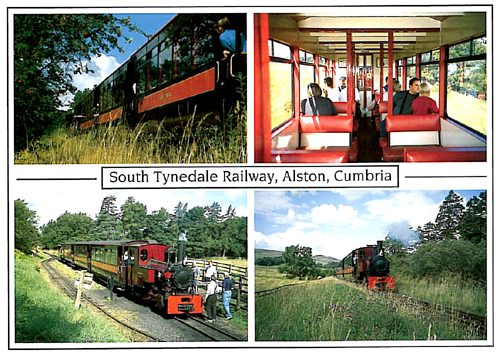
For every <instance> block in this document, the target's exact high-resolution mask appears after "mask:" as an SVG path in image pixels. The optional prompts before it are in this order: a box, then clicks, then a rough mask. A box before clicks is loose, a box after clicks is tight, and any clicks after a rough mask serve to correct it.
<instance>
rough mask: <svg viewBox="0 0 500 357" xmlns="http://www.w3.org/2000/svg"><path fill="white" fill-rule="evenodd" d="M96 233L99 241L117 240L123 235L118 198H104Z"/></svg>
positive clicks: (98, 216) (97, 220) (111, 196)
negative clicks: (117, 203)
mask: <svg viewBox="0 0 500 357" xmlns="http://www.w3.org/2000/svg"><path fill="white" fill-rule="evenodd" d="M95 231H96V233H97V237H96V239H97V240H117V239H119V238H120V237H121V236H122V235H123V229H122V224H121V219H120V212H119V211H118V208H117V207H116V197H115V196H113V195H110V196H107V197H104V199H103V200H102V204H101V209H100V211H99V214H98V215H97V217H96V221H95Z"/></svg>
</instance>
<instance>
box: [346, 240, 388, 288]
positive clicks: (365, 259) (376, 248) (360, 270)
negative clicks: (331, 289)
mask: <svg viewBox="0 0 500 357" xmlns="http://www.w3.org/2000/svg"><path fill="white" fill-rule="evenodd" d="M389 265H390V264H389V261H388V260H387V258H385V256H384V249H383V247H382V241H378V242H377V245H368V246H366V247H362V248H358V249H355V250H353V251H352V252H351V253H350V254H349V255H348V256H347V257H345V258H344V259H342V261H341V262H340V269H341V270H340V271H337V273H336V275H337V276H342V277H345V276H346V275H347V276H352V277H353V279H354V280H355V281H357V282H360V283H364V284H366V285H367V287H368V289H370V290H386V289H388V290H392V289H394V277H393V276H389V273H390V266H389Z"/></svg>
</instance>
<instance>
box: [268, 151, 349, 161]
mask: <svg viewBox="0 0 500 357" xmlns="http://www.w3.org/2000/svg"><path fill="white" fill-rule="evenodd" d="M271 162H274V163H278V164H286V163H294V164H296V163H311V164H334V163H345V162H349V150H347V149H317V150H273V151H272V152H271Z"/></svg>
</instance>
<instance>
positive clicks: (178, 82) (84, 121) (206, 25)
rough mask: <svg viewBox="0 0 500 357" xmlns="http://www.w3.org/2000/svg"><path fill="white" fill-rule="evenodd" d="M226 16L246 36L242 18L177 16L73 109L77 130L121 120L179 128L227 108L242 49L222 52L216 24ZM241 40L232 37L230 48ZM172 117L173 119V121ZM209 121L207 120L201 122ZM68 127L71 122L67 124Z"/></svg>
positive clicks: (241, 70)
mask: <svg viewBox="0 0 500 357" xmlns="http://www.w3.org/2000/svg"><path fill="white" fill-rule="evenodd" d="M225 17H227V18H228V19H229V21H230V23H231V25H230V26H231V27H230V28H231V29H234V30H235V31H237V32H238V33H241V34H243V35H245V33H246V15H245V14H235V13H231V14H215V13H213V14H177V15H176V16H174V17H173V18H172V20H170V21H169V22H168V23H167V24H166V25H165V26H164V27H163V28H162V29H161V30H160V31H158V32H157V33H156V34H154V35H153V36H151V38H150V39H149V40H148V42H146V43H145V44H144V45H143V46H141V47H140V48H139V49H138V50H137V51H136V52H135V53H134V54H133V55H132V56H131V57H130V58H129V59H128V60H127V61H126V62H125V63H123V64H122V65H121V66H120V67H119V68H118V69H117V70H116V71H115V72H113V73H112V74H111V75H110V76H109V77H108V78H106V79H105V80H104V81H103V82H102V83H100V84H99V85H98V86H97V87H95V88H94V89H93V90H92V91H91V92H90V93H88V94H87V95H86V96H85V97H84V98H82V100H80V101H79V102H78V103H76V104H75V109H74V116H73V121H74V125H75V126H76V127H77V128H79V129H88V128H92V127H94V126H97V125H99V124H103V123H108V122H113V121H118V120H123V121H126V122H127V123H129V124H132V125H136V124H138V123H148V125H149V124H151V125H153V126H154V125H157V124H158V123H159V122H160V121H161V122H162V123H163V125H164V126H168V125H169V124H174V123H175V124H176V125H179V124H180V123H181V122H182V121H183V120H185V119H186V118H191V117H192V116H193V115H196V117H204V116H205V115H206V114H210V113H217V112H220V111H224V110H225V109H228V108H229V107H230V106H231V105H232V104H234V101H235V100H237V99H240V98H239V97H237V94H236V93H237V91H236V87H237V85H238V79H237V77H238V75H239V74H240V73H241V75H242V76H243V77H244V76H245V75H246V52H244V51H246V46H243V44H242V46H239V47H240V48H235V50H234V51H232V52H231V53H230V54H229V55H226V54H225V53H224V48H223V47H222V44H221V41H220V40H219V36H218V34H217V32H216V30H215V28H214V25H215V23H216V22H217V21H218V20H219V19H221V18H225ZM240 41H241V38H239V37H237V40H236V45H235V47H238V44H239V42H240ZM173 118H175V119H173ZM206 120H208V119H206ZM68 125H71V118H70V120H69V121H68Z"/></svg>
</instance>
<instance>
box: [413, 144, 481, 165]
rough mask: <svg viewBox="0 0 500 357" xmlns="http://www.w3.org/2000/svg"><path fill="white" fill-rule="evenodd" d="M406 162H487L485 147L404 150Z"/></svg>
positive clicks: (414, 148)
mask: <svg viewBox="0 0 500 357" xmlns="http://www.w3.org/2000/svg"><path fill="white" fill-rule="evenodd" d="M404 161H405V162H471V161H486V148H485V147H419V148H416V147H412V148H405V150H404Z"/></svg>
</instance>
